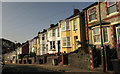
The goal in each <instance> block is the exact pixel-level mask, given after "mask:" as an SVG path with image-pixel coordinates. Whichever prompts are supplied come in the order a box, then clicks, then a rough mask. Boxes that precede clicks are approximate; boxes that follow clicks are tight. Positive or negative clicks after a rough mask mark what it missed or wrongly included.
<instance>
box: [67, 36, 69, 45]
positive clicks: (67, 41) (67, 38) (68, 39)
mask: <svg viewBox="0 0 120 74" xmlns="http://www.w3.org/2000/svg"><path fill="white" fill-rule="evenodd" d="M67 46H70V37H67Z"/></svg>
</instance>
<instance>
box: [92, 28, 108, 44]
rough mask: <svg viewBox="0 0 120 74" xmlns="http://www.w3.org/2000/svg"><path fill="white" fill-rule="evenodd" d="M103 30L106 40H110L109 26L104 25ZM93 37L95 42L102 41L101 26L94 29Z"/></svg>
mask: <svg viewBox="0 0 120 74" xmlns="http://www.w3.org/2000/svg"><path fill="white" fill-rule="evenodd" d="M102 32H103V39H104V42H108V31H107V27H103V29H102ZM93 37H94V42H95V43H96V42H100V41H101V34H100V28H95V29H94V30H93Z"/></svg>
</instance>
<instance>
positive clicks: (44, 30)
mask: <svg viewBox="0 0 120 74" xmlns="http://www.w3.org/2000/svg"><path fill="white" fill-rule="evenodd" d="M45 32H47V29H43V31H42V32H38V34H41V33H45Z"/></svg>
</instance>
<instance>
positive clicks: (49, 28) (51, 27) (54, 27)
mask: <svg viewBox="0 0 120 74" xmlns="http://www.w3.org/2000/svg"><path fill="white" fill-rule="evenodd" d="M57 26H58V23H57V24H55V25H53V26H51V27H50V28H48V29H52V28H55V27H57Z"/></svg>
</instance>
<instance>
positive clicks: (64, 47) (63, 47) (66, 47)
mask: <svg viewBox="0 0 120 74" xmlns="http://www.w3.org/2000/svg"><path fill="white" fill-rule="evenodd" d="M62 48H72V47H71V46H69V47H62Z"/></svg>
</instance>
